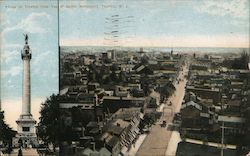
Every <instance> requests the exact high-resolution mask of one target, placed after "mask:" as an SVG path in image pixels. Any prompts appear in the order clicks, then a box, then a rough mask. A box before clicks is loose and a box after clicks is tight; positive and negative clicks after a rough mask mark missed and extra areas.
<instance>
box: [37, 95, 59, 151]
mask: <svg viewBox="0 0 250 156" xmlns="http://www.w3.org/2000/svg"><path fill="white" fill-rule="evenodd" d="M40 114H41V117H40V122H39V123H38V127H37V134H38V137H39V138H40V139H42V140H43V141H44V143H45V144H49V143H51V144H53V147H54V149H55V147H56V146H58V144H59V139H60V108H59V95H54V94H53V95H51V96H50V97H49V98H47V99H46V101H45V102H44V103H42V107H41V111H40Z"/></svg>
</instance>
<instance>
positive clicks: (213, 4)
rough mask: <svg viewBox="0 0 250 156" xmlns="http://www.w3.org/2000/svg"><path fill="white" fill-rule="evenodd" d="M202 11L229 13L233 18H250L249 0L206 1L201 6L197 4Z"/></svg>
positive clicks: (222, 14)
mask: <svg viewBox="0 0 250 156" xmlns="http://www.w3.org/2000/svg"><path fill="white" fill-rule="evenodd" d="M196 10H197V11H199V12H201V13H208V14H210V15H215V16H226V15H229V16H231V17H233V18H249V1H248V0H220V1H217V0H210V1H204V3H203V4H202V5H201V6H196Z"/></svg>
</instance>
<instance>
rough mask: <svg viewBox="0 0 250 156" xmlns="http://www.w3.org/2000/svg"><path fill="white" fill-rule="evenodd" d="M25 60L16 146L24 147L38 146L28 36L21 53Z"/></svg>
mask: <svg viewBox="0 0 250 156" xmlns="http://www.w3.org/2000/svg"><path fill="white" fill-rule="evenodd" d="M21 58H22V60H23V83H22V84H23V93H22V112H21V115H20V117H19V119H18V120H17V121H16V123H17V136H16V139H15V142H14V144H17V145H18V143H20V141H22V144H23V145H24V146H28V145H33V146H36V145H37V144H38V142H37V137H36V129H35V125H36V120H34V119H33V117H32V114H31V90H30V87H31V83H30V60H31V50H30V47H29V44H28V35H25V45H24V47H23V50H22V52H21Z"/></svg>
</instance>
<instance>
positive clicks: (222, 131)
mask: <svg viewBox="0 0 250 156" xmlns="http://www.w3.org/2000/svg"><path fill="white" fill-rule="evenodd" d="M221 128H222V129H221V152H220V154H221V156H224V151H223V149H224V121H222V127H221Z"/></svg>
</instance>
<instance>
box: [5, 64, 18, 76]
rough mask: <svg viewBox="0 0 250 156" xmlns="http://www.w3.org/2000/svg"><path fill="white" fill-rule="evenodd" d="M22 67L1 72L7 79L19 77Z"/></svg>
mask: <svg viewBox="0 0 250 156" xmlns="http://www.w3.org/2000/svg"><path fill="white" fill-rule="evenodd" d="M21 71H22V67H21V66H20V65H16V66H12V67H11V68H10V69H7V70H2V71H1V76H3V77H6V76H11V77H13V76H17V75H19V74H21Z"/></svg>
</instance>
